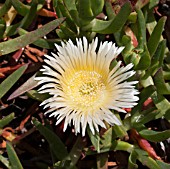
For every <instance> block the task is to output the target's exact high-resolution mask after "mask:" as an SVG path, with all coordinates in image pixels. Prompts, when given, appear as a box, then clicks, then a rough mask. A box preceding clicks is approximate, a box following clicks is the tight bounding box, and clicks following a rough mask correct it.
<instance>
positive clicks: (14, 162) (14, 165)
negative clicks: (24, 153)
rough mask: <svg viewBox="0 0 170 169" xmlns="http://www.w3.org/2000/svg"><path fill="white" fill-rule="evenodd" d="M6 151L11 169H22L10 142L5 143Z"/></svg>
mask: <svg viewBox="0 0 170 169" xmlns="http://www.w3.org/2000/svg"><path fill="white" fill-rule="evenodd" d="M6 149H7V153H8V157H9V161H10V164H11V169H23V167H22V164H21V162H20V160H19V158H18V156H17V154H16V152H15V150H14V148H13V147H12V144H11V143H10V142H7V144H6Z"/></svg>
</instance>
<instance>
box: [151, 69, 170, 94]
mask: <svg viewBox="0 0 170 169" xmlns="http://www.w3.org/2000/svg"><path fill="white" fill-rule="evenodd" d="M154 83H155V86H156V88H157V91H158V93H160V94H170V83H165V80H164V76H163V70H162V69H159V70H158V71H157V73H156V74H155V76H154Z"/></svg>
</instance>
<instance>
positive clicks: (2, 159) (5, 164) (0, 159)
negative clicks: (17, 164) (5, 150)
mask: <svg viewBox="0 0 170 169" xmlns="http://www.w3.org/2000/svg"><path fill="white" fill-rule="evenodd" d="M0 161H1V163H2V164H4V166H5V167H7V168H8V169H11V166H10V163H9V160H8V158H6V157H4V156H2V155H1V154H0Z"/></svg>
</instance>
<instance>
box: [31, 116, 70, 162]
mask: <svg viewBox="0 0 170 169" xmlns="http://www.w3.org/2000/svg"><path fill="white" fill-rule="evenodd" d="M33 124H34V125H35V126H36V128H37V129H38V130H39V132H40V133H41V134H42V135H43V136H44V137H45V139H46V140H47V141H48V143H49V146H50V149H51V151H52V152H53V154H54V155H55V156H56V158H57V159H59V160H66V159H68V158H69V154H68V152H67V149H66V147H65V145H64V143H63V142H62V141H61V139H60V138H59V137H58V136H57V135H56V134H55V133H53V132H52V131H51V130H49V129H48V128H47V127H45V126H43V125H42V124H41V123H40V122H39V121H37V120H35V119H34V120H33Z"/></svg>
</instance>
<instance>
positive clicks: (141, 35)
mask: <svg viewBox="0 0 170 169" xmlns="http://www.w3.org/2000/svg"><path fill="white" fill-rule="evenodd" d="M137 17H138V19H137V24H138V36H137V39H138V47H137V49H141V50H142V49H143V47H144V44H146V23H145V18H144V15H143V12H142V10H141V9H138V10H137Z"/></svg>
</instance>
